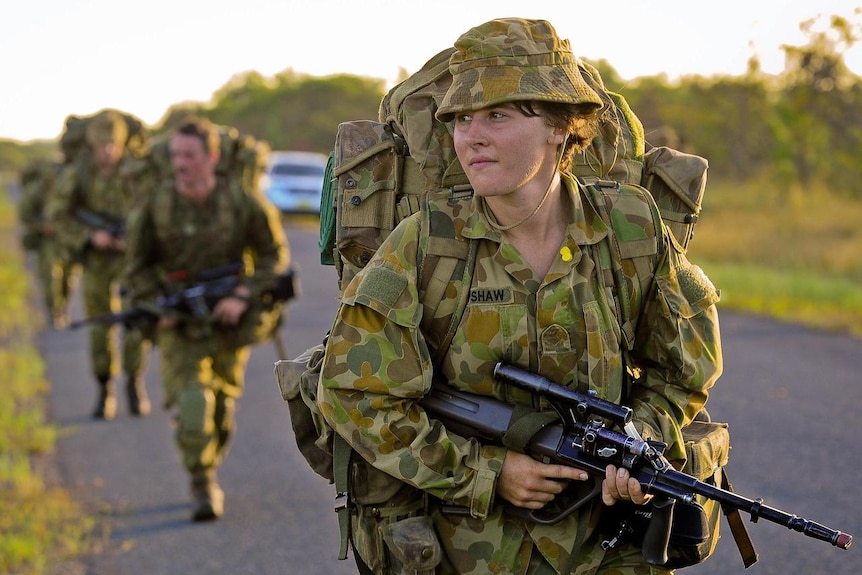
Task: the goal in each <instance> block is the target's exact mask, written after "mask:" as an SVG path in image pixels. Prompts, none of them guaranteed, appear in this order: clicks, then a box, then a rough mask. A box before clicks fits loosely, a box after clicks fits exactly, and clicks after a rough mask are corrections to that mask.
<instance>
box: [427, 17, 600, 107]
mask: <svg viewBox="0 0 862 575" xmlns="http://www.w3.org/2000/svg"><path fill="white" fill-rule="evenodd" d="M449 70H450V72H451V73H452V85H451V86H450V87H449V89H448V90H447V91H446V95H445V96H444V97H443V101H442V102H441V103H440V106H439V108H438V110H437V119H438V120H441V121H443V122H448V121H449V120H451V119H452V118H453V117H454V116H455V114H457V113H459V112H464V111H469V110H478V109H480V108H485V107H487V106H493V105H495V104H501V103H503V102H511V101H515V100H538V101H543V102H562V103H566V104H595V107H596V108H599V107H601V106H602V101H601V99H600V98H599V95H598V94H596V92H595V91H594V90H593V89H592V88H590V87H589V86H588V85H587V84H586V82H584V79H583V77H581V73H580V72H579V71H578V63H577V60H576V59H575V56H574V54H573V53H572V50H571V48H570V47H569V41H568V40H563V39H560V37H559V36H557V32H556V30H554V27H553V26H551V24H550V22H547V21H546V20H523V19H519V18H505V19H500V20H491V21H490V22H486V23H485V24H482V25H480V26H477V27H475V28H472V29H471V30H469V31H468V32H466V33H465V34H463V35H462V36H461V37H460V38H458V40H457V41H456V42H455V53H453V54H452V57H451V58H450V59H449Z"/></svg>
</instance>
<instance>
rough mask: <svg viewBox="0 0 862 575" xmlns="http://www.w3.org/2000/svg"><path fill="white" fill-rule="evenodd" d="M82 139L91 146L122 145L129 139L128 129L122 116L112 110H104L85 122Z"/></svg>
mask: <svg viewBox="0 0 862 575" xmlns="http://www.w3.org/2000/svg"><path fill="white" fill-rule="evenodd" d="M84 137H85V139H86V140H87V143H88V144H89V145H91V146H95V145H100V144H110V143H115V144H124V143H125V142H126V140H127V139H128V137H129V127H128V124H126V120H125V119H124V118H123V116H122V114H120V113H119V112H116V111H114V110H104V111H102V112H99V113H97V114H96V115H95V116H93V117H92V118H90V120H89V121H88V122H87V126H86V128H85V132H84Z"/></svg>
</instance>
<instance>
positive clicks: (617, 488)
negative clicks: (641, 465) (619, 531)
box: [602, 465, 653, 505]
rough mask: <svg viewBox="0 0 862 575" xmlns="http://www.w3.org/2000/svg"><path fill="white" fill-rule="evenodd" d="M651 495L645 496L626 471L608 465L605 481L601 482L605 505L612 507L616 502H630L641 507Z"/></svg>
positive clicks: (635, 480) (639, 485)
mask: <svg viewBox="0 0 862 575" xmlns="http://www.w3.org/2000/svg"><path fill="white" fill-rule="evenodd" d="M652 497H653V496H652V495H647V494H646V493H644V492H643V489H641V484H640V481H638V480H637V479H635V478H633V477H632V476H631V475H630V474H629V471H628V469H626V468H624V467H620V468H619V469H618V468H617V467H615V466H613V465H608V466H607V468H606V469H605V479H604V481H602V501H603V502H604V504H605V505H613V504H614V503H616V502H617V501H631V502H632V503H634V504H635V505H643V504H644V503H646V502H647V501H649V500H650V499H652Z"/></svg>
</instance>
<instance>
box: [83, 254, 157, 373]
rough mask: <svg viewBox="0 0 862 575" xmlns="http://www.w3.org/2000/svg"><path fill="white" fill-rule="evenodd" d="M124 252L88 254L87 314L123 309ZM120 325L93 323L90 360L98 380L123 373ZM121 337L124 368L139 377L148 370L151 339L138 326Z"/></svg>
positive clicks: (93, 315) (84, 281) (124, 332)
mask: <svg viewBox="0 0 862 575" xmlns="http://www.w3.org/2000/svg"><path fill="white" fill-rule="evenodd" d="M122 265H123V256H122V254H112V255H108V254H101V253H95V252H92V253H90V254H88V255H87V258H86V260H85V263H84V273H83V276H82V278H81V290H82V294H83V296H84V311H85V312H86V314H87V317H95V316H98V315H103V314H110V313H116V312H119V311H120V310H121V308H122V303H121V298H120V286H119V277H120V274H121V273H122ZM118 329H119V326H116V325H108V324H105V323H100V322H96V323H93V324H91V326H90V336H89V337H90V362H91V365H92V369H93V375H94V376H95V377H96V379H107V378H110V377H114V376H116V375H118V374H119V372H120V363H121V362H120V361H119V358H118V350H117V341H116V340H117V337H116V335H115V334H116V332H117V330H118ZM120 339H121V344H120V345H121V346H122V350H121V353H122V371H123V372H124V373H125V374H126V376H127V377H129V378H137V377H140V376H142V375H143V373H144V371H145V370H146V358H147V356H148V353H149V347H150V345H149V342H148V341H147V340H146V338H145V337H144V335H143V333H142V332H141V331H140V330H138V329H124V330H123V333H122V336H121V337H120Z"/></svg>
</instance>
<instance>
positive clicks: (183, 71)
mask: <svg viewBox="0 0 862 575" xmlns="http://www.w3.org/2000/svg"><path fill="white" fill-rule="evenodd" d="M857 6H859V2H858V0H819V1H817V2H812V1H811V0H804V1H801V0H724V1H722V2H700V1H698V0H604V1H602V0H598V1H596V0H594V1H591V2H585V1H583V0H568V1H566V0H518V1H511V0H490V1H485V0H472V1H470V0H466V1H465V0H423V1H421V2H419V1H416V0H233V1H231V2H228V1H226V0H148V1H147V2H129V1H126V0H89V1H87V0H26V1H20V0H19V1H14V2H4V3H3V6H2V7H0V86H2V88H0V138H3V139H13V140H19V141H30V140H34V139H53V138H56V137H58V136H59V134H60V132H61V131H62V128H63V124H64V121H65V118H66V117H67V116H68V115H70V114H76V115H87V114H91V113H94V112H96V111H98V110H100V109H102V108H106V107H111V108H118V109H120V110H123V111H125V112H129V113H132V114H134V115H135V116H137V117H139V118H140V119H142V120H143V121H144V122H145V123H147V124H149V125H151V126H152V125H155V124H157V123H158V122H159V120H160V119H161V118H162V116H163V115H164V113H165V112H166V111H167V109H168V108H169V107H170V106H172V105H174V104H178V103H180V102H184V101H194V102H208V101H209V100H210V98H211V96H212V94H213V92H215V91H216V90H218V89H219V88H221V87H222V86H224V85H225V84H226V83H227V82H228V81H229V80H230V78H231V77H232V76H233V75H235V74H240V73H243V72H246V71H250V70H256V71H257V72H259V73H261V74H263V75H264V76H273V75H275V74H277V73H279V72H282V71H285V70H287V69H292V70H294V71H295V72H297V73H304V74H310V75H313V76H328V75H332V74H341V73H348V74H355V75H359V76H367V77H372V78H379V79H382V80H385V81H386V85H387V87H388V86H391V85H392V84H394V83H395V81H396V79H397V78H398V77H399V74H400V72H401V70H402V69H403V70H406V71H407V72H415V71H416V70H418V69H419V68H420V67H421V66H422V64H424V63H425V61H426V60H428V59H429V58H430V57H431V56H433V55H434V54H436V53H437V52H439V51H440V50H442V49H443V48H445V47H447V46H451V45H452V44H453V43H454V41H455V40H456V39H457V38H458V36H460V35H461V34H462V33H464V32H466V31H467V30H468V29H470V28H471V27H473V26H476V25H478V24H481V23H483V22H485V21H487V20H491V19H493V18H503V17H521V18H542V19H546V20H549V21H550V22H551V23H552V24H553V25H554V27H555V28H556V29H557V32H558V33H559V34H560V36H562V37H565V38H569V40H570V41H571V44H572V48H573V50H574V52H575V54H576V55H578V56H581V57H584V58H586V59H587V60H600V59H605V60H607V61H608V62H609V63H610V64H611V65H612V66H613V67H614V68H615V69H616V70H617V72H619V74H620V75H621V76H622V77H623V78H624V79H632V78H637V77H639V76H654V75H658V74H666V75H667V76H668V78H669V79H675V78H678V77H680V76H684V75H692V74H697V75H702V76H710V75H714V74H729V75H741V74H743V73H744V72H745V70H746V66H747V62H748V60H749V59H750V58H751V57H752V56H755V55H756V56H757V57H758V58H759V59H760V61H761V67H762V69H763V71H764V72H766V73H769V74H777V73H780V72H781V70H782V69H783V65H784V53H783V52H782V50H781V46H782V45H804V44H805V43H806V37H805V36H804V35H803V34H802V32H801V31H800V30H799V24H800V22H802V21H804V20H809V19H812V18H816V17H818V16H821V17H820V19H819V20H818V26H817V29H825V28H826V27H827V25H828V16H830V15H833V14H837V15H840V16H844V17H845V18H848V19H851V20H852V21H854V22H857V23H858V22H859V21H860V19H862V13H857V14H855V16H854V9H855V8H856V7H857ZM845 61H846V63H847V64H848V66H849V67H850V69H851V70H852V71H853V72H854V73H856V74H859V75H862V46H859V45H857V46H855V47H854V48H853V49H851V50H850V51H848V52H847V53H846V55H845Z"/></svg>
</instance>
